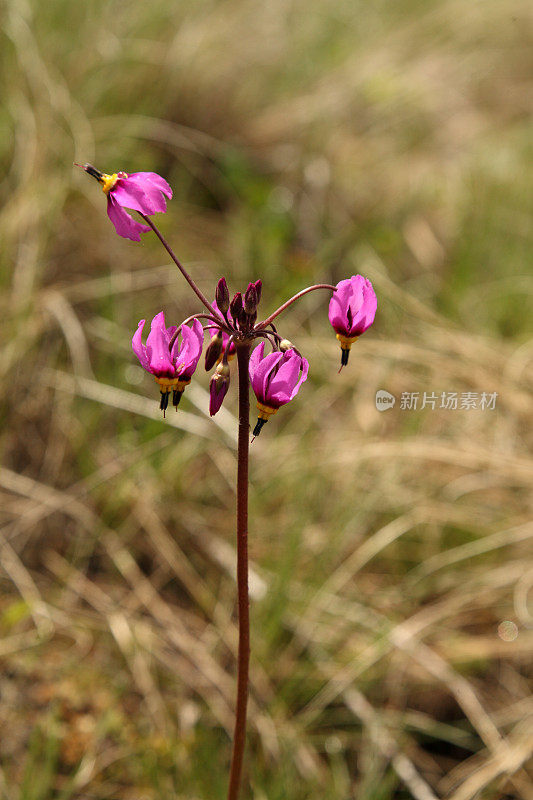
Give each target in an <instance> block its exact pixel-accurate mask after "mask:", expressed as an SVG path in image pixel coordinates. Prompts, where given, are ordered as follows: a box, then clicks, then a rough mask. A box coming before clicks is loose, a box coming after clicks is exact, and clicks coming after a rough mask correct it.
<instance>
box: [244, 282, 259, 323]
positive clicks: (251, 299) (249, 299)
mask: <svg viewBox="0 0 533 800" xmlns="http://www.w3.org/2000/svg"><path fill="white" fill-rule="evenodd" d="M257 303H258V300H257V289H256V288H255V283H249V284H248V288H247V290H246V292H245V293H244V303H243V306H244V310H245V312H246V313H247V314H248V315H249V316H251V315H252V314H255V312H256V311H257Z"/></svg>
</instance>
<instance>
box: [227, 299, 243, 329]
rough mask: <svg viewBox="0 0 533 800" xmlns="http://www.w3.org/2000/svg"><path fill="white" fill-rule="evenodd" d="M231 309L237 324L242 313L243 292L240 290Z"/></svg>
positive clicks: (232, 302)
mask: <svg viewBox="0 0 533 800" xmlns="http://www.w3.org/2000/svg"><path fill="white" fill-rule="evenodd" d="M229 310H230V314H231V316H232V317H233V320H234V322H235V324H237V323H238V322H239V319H240V315H241V313H242V294H241V293H240V292H237V294H236V295H234V296H233V300H232V301H231V303H230V305H229Z"/></svg>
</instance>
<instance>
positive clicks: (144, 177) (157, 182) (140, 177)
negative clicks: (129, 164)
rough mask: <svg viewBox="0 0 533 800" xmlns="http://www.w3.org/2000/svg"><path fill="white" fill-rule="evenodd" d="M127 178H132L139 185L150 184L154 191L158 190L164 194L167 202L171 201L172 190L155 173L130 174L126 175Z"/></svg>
mask: <svg viewBox="0 0 533 800" xmlns="http://www.w3.org/2000/svg"><path fill="white" fill-rule="evenodd" d="M128 178H132V179H133V180H135V181H136V182H138V183H140V184H147V183H151V184H153V185H154V186H155V187H156V189H159V191H160V192H163V194H166V196H167V197H168V199H169V200H172V189H171V188H170V186H169V184H168V183H167V182H166V180H165V179H164V178H162V177H161V175H158V174H157V172H132V173H131V175H128Z"/></svg>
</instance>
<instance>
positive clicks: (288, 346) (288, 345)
mask: <svg viewBox="0 0 533 800" xmlns="http://www.w3.org/2000/svg"><path fill="white" fill-rule="evenodd" d="M279 349H280V350H281V352H282V353H285V352H286V351H287V350H294V349H295V347H294V345H293V343H292V342H291V341H289V340H288V339H282V340H281V342H280V343H279Z"/></svg>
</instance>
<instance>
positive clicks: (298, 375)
mask: <svg viewBox="0 0 533 800" xmlns="http://www.w3.org/2000/svg"><path fill="white" fill-rule="evenodd" d="M308 372H309V362H308V361H307V359H306V358H302V357H301V356H299V355H298V353H297V352H296V351H295V350H287V352H286V353H285V361H284V363H283V364H282V365H281V366H280V368H279V369H278V371H277V373H276V375H275V377H274V378H273V379H272V381H271V383H270V387H269V392H268V396H269V398H270V400H271V401H272V402H275V403H276V404H279V405H283V404H284V403H288V402H289V401H290V400H292V399H293V398H294V397H295V396H296V395H297V394H298V390H299V388H300V386H301V385H302V383H303V382H304V381H305V380H306V379H307V373H308Z"/></svg>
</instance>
